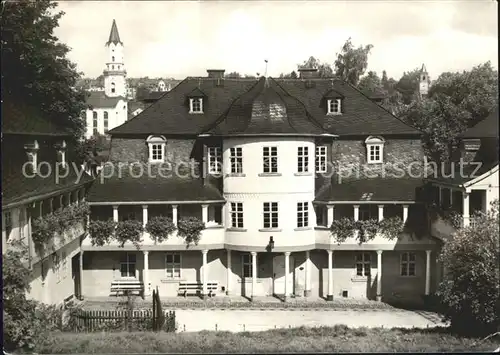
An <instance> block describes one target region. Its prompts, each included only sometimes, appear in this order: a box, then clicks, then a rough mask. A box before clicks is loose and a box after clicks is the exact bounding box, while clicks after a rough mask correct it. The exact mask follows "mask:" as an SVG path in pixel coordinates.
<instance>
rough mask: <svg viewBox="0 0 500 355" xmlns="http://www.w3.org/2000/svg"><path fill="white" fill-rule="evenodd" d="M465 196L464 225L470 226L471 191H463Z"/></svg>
mask: <svg viewBox="0 0 500 355" xmlns="http://www.w3.org/2000/svg"><path fill="white" fill-rule="evenodd" d="M462 196H463V200H464V201H463V211H464V213H463V217H464V227H467V226H469V223H470V215H469V193H468V192H467V191H465V192H462Z"/></svg>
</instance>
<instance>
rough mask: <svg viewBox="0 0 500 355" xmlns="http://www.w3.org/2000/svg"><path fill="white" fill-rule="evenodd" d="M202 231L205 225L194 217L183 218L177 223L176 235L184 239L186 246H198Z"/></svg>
mask: <svg viewBox="0 0 500 355" xmlns="http://www.w3.org/2000/svg"><path fill="white" fill-rule="evenodd" d="M203 229H205V223H203V221H202V220H200V219H199V218H196V217H183V218H180V219H179V222H178V223H177V231H178V232H177V235H178V236H179V237H181V238H184V240H185V242H186V244H187V245H189V244H191V243H194V244H195V245H198V242H199V241H200V238H201V231H202V230H203Z"/></svg>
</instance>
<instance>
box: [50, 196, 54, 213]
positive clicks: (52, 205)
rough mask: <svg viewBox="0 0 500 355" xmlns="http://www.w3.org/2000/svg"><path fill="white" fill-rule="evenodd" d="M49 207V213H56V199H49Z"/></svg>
mask: <svg viewBox="0 0 500 355" xmlns="http://www.w3.org/2000/svg"><path fill="white" fill-rule="evenodd" d="M49 207H50V211H49V213H52V212H54V198H51V199H49Z"/></svg>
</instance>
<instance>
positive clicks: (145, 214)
mask: <svg viewBox="0 0 500 355" xmlns="http://www.w3.org/2000/svg"><path fill="white" fill-rule="evenodd" d="M147 223H148V205H142V226H143V227H146V224H147Z"/></svg>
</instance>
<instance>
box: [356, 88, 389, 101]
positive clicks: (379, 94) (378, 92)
mask: <svg viewBox="0 0 500 355" xmlns="http://www.w3.org/2000/svg"><path fill="white" fill-rule="evenodd" d="M362 92H363V94H364V95H365V96H368V97H369V98H370V99H372V100H382V99H385V98H386V97H387V93H386V92H385V91H384V90H382V89H381V88H378V87H377V88H374V89H373V90H368V89H366V90H363V91H362Z"/></svg>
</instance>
